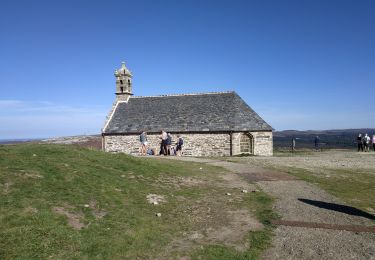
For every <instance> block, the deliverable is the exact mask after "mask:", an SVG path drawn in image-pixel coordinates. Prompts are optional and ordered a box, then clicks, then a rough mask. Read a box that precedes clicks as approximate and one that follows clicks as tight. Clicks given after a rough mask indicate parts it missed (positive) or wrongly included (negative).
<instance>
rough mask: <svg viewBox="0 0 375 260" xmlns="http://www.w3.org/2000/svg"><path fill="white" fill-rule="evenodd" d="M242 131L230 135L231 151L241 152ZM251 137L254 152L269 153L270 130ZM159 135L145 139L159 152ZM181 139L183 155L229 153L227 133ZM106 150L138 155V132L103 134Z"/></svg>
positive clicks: (271, 150)
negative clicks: (182, 141) (133, 133)
mask: <svg viewBox="0 0 375 260" xmlns="http://www.w3.org/2000/svg"><path fill="white" fill-rule="evenodd" d="M241 134H242V133H233V134H232V138H233V139H232V149H233V150H232V153H233V155H237V154H240V136H241ZM250 134H251V135H252V136H253V140H254V141H253V144H254V146H253V147H254V148H253V154H254V155H263V156H272V154H273V140H272V132H250ZM159 136H160V134H148V136H147V137H148V142H149V146H150V147H151V148H155V149H156V151H157V152H159V151H160V139H159ZM181 136H182V138H183V139H184V145H183V155H185V156H230V134H229V133H222V134H216V133H211V134H210V133H207V134H181ZM176 140H177V134H173V135H172V145H173V146H175V143H176ZM104 146H105V151H106V152H115V153H117V152H123V153H127V154H133V155H138V154H139V148H140V142H139V135H112V136H104Z"/></svg>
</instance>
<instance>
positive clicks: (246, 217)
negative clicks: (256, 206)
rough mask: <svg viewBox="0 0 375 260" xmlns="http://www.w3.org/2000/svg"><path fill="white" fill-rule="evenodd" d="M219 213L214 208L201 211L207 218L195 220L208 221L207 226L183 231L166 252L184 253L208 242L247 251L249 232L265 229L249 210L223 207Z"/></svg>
mask: <svg viewBox="0 0 375 260" xmlns="http://www.w3.org/2000/svg"><path fill="white" fill-rule="evenodd" d="M213 212H214V213H213ZM196 213H198V212H196ZM217 213H218V212H215V210H214V209H213V210H212V211H211V210H210V209H209V210H207V211H200V214H202V216H203V215H205V216H206V218H195V220H197V221H201V222H202V224H203V222H205V221H206V223H205V224H206V225H207V226H205V225H202V228H201V229H200V230H199V231H198V230H196V231H191V232H188V233H183V234H182V237H180V238H178V239H175V240H174V241H172V242H171V243H170V244H169V245H168V247H167V248H166V252H171V251H173V252H181V253H182V254H183V253H188V252H191V250H192V249H194V248H198V247H199V246H202V245H208V244H223V245H226V246H229V247H233V248H235V249H236V250H238V251H245V250H246V249H247V248H248V247H249V244H248V242H246V241H244V238H245V236H246V235H247V234H248V232H250V231H256V230H261V229H263V225H262V224H261V223H260V222H259V221H258V220H257V219H256V218H255V217H254V216H253V215H252V213H251V212H249V211H248V210H244V209H240V210H234V211H229V210H225V209H223V210H221V211H220V214H217ZM193 214H194V213H193Z"/></svg>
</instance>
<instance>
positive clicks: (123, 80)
mask: <svg viewBox="0 0 375 260" xmlns="http://www.w3.org/2000/svg"><path fill="white" fill-rule="evenodd" d="M115 77H116V93H115V94H116V100H118V101H128V99H129V97H130V96H132V95H133V93H132V84H133V82H132V80H133V79H132V78H133V74H132V73H131V71H130V70H128V68H126V66H125V62H122V63H121V68H120V69H118V70H115Z"/></svg>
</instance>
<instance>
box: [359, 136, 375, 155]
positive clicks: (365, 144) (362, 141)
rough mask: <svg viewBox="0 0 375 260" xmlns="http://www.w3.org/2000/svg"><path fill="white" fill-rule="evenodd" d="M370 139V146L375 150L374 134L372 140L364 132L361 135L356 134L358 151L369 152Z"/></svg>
mask: <svg viewBox="0 0 375 260" xmlns="http://www.w3.org/2000/svg"><path fill="white" fill-rule="evenodd" d="M370 141H371V142H372V147H373V148H374V152H375V135H372V140H371V139H370V136H368V134H365V136H362V134H358V137H357V144H358V152H359V151H362V152H363V151H365V152H369V151H370Z"/></svg>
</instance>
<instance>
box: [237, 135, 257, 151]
mask: <svg viewBox="0 0 375 260" xmlns="http://www.w3.org/2000/svg"><path fill="white" fill-rule="evenodd" d="M253 148H254V138H253V136H252V135H251V134H241V137H240V153H241V154H242V153H244V154H253V151H254V149H253Z"/></svg>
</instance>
